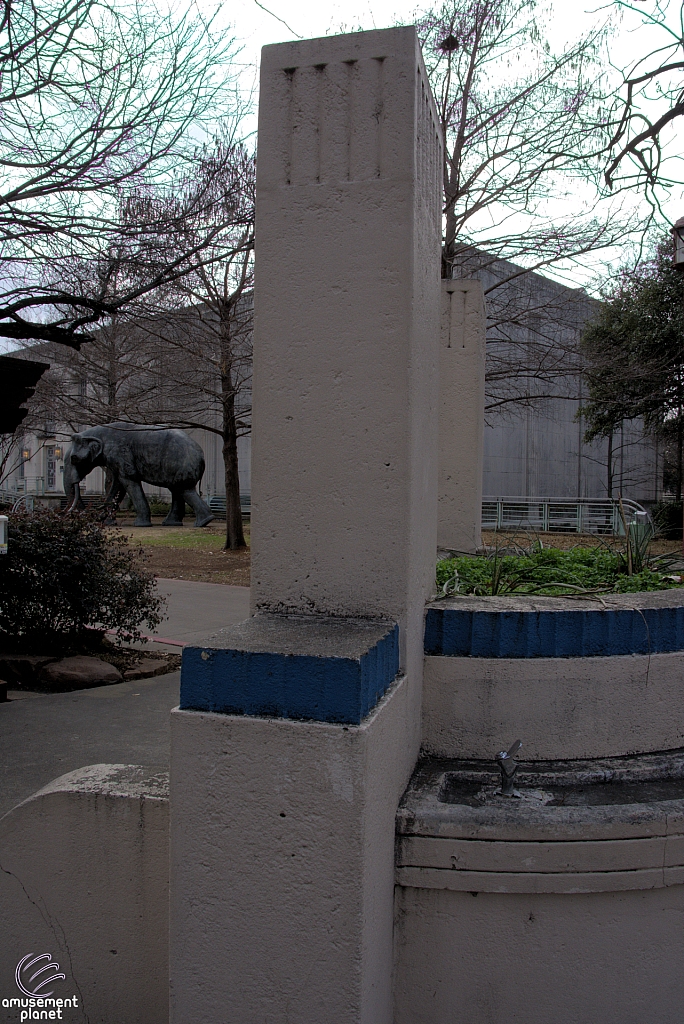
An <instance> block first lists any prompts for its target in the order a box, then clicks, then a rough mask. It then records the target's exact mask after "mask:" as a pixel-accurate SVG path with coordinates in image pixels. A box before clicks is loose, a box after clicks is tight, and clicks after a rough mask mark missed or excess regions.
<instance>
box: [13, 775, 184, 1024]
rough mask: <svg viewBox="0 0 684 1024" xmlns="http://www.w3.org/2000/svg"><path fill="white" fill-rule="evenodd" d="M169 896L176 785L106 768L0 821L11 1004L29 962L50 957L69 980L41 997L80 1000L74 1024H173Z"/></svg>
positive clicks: (66, 782)
mask: <svg viewBox="0 0 684 1024" xmlns="http://www.w3.org/2000/svg"><path fill="white" fill-rule="evenodd" d="M167 893H168V779H167V776H166V773H165V772H163V771H160V770H155V769H153V768H148V769H145V768H140V767H137V766H131V765H111V764H99V765H89V766H88V767H87V768H82V769H79V770H78V771H76V772H71V773H69V774H68V775H63V776H61V777H60V778H58V779H55V780H54V782H52V783H50V784H49V785H47V786H45V787H44V789H42V790H40V791H39V792H38V793H35V794H34V795H33V796H32V797H30V798H29V799H28V800H27V801H25V802H24V803H22V804H20V805H19V806H18V807H15V808H14V809H13V810H12V811H10V812H9V813H8V814H6V815H5V816H4V817H3V818H2V819H1V820H0V934H2V943H0V992H1V993H2V996H3V997H4V996H7V997H14V996H20V995H21V993H20V992H19V991H18V990H17V986H16V985H15V981H14V970H15V967H16V965H17V963H18V962H19V961H20V960H21V959H22V958H23V957H24V956H26V955H27V954H29V953H34V954H36V955H38V954H40V953H43V952H48V953H50V954H51V956H52V959H53V961H54V962H56V963H58V964H59V965H60V973H63V974H65V975H66V977H65V978H64V979H63V980H62V979H57V980H55V981H54V983H52V984H51V985H50V986H47V987H46V988H44V989H43V992H44V993H46V994H47V993H48V992H52V993H53V997H54V998H64V997H67V998H72V997H73V996H76V998H77V1004H76V1008H69V1009H65V1010H64V1011H63V1012H64V1019H68V1020H69V1021H78V1022H83V1024H113V1022H115V1021H116V1022H119V1021H121V1022H123V1021H125V1022H126V1024H165V1022H166V1021H167V1020H168V997H167V993H168V952H167V950H168V942H167V930H168V900H167ZM36 984H37V982H36ZM11 1012H12V1011H11ZM48 1012H49V1011H48ZM12 1019H16V1020H19V1013H18V1012H17V1015H16V1017H12Z"/></svg>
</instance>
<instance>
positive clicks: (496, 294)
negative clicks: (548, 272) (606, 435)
mask: <svg viewBox="0 0 684 1024" xmlns="http://www.w3.org/2000/svg"><path fill="white" fill-rule="evenodd" d="M543 22H544V10H543V9H542V8H540V6H539V5H538V4H537V3H536V2H535V0H522V2H521V0H445V2H443V3H442V4H441V6H440V7H438V8H433V9H432V10H430V11H428V12H426V13H425V14H423V15H422V16H421V18H420V19H419V23H418V27H419V32H420V35H421V38H422V42H423V51H424V55H425V60H426V66H427V70H428V74H429V76H430V80H431V83H432V87H433V90H434V93H435V96H436V100H437V108H438V113H439V118H440V121H441V127H442V134H443V137H444V141H445V160H444V173H443V196H444V206H443V212H444V238H443V247H442V276H443V277H451V276H466V277H467V276H471V275H472V276H478V277H480V279H481V280H482V281H483V284H484V288H485V296H486V299H487V315H488V332H487V407H488V409H489V411H490V412H494V411H503V410H504V409H507V408H515V407H516V406H518V407H519V406H521V405H530V404H535V403H538V402H539V401H541V400H543V399H545V398H550V397H554V398H565V397H568V398H569V397H576V395H575V394H574V390H576V382H577V370H578V351H577V350H578V341H579V331H580V330H581V327H582V325H583V322H582V316H583V315H584V316H586V299H587V297H586V295H584V293H582V292H579V291H578V292H577V293H576V294H575V295H573V294H572V292H569V291H568V290H567V289H562V288H557V289H555V290H554V289H544V288H540V287H539V279H538V278H535V276H534V274H533V272H534V271H539V270H543V269H544V268H549V267H554V266H556V265H558V264H562V263H563V261H575V262H576V261H578V260H581V258H582V257H583V256H584V255H586V254H587V253H589V252H592V253H595V252H596V251H597V250H599V249H601V248H602V247H609V246H613V245H615V244H616V242H617V241H624V238H625V226H624V224H623V223H622V219H621V216H620V214H619V211H618V210H617V209H614V208H606V209H605V210H603V211H601V214H600V215H598V212H597V210H596V209H595V206H594V207H593V208H592V207H590V208H589V209H588V211H586V212H582V211H578V209H577V208H575V209H574V210H573V213H572V216H568V217H565V218H562V217H559V215H558V209H557V206H554V205H552V206H549V205H548V200H549V199H550V198H551V197H553V196H556V195H557V194H558V191H559V188H560V183H561V181H562V180H563V176H564V175H566V176H568V177H569V178H572V177H573V176H574V177H575V178H577V179H580V180H582V181H583V182H587V183H588V185H587V191H588V193H589V194H591V195H593V196H595V202H596V203H598V201H599V198H600V195H599V190H598V189H596V187H595V178H596V166H597V162H596V153H597V148H598V149H601V147H602V145H603V136H600V135H599V141H598V143H597V124H598V122H599V121H600V116H601V109H602V105H603V104H604V103H605V95H606V90H607V88H608V83H607V82H606V81H604V78H603V66H602V62H601V57H602V47H603V43H604V40H605V37H606V30H605V29H601V30H597V31H592V32H590V33H588V34H587V35H585V36H584V37H582V38H580V39H579V40H578V41H577V42H575V43H573V44H571V45H569V46H568V47H567V48H566V49H564V50H563V52H561V53H554V52H553V51H552V49H551V47H550V45H549V44H548V42H547V41H546V40H545V38H544V31H543ZM568 177H566V179H565V180H566V185H565V187H566V188H567V181H568ZM592 190H593V191H592ZM573 389H574V390H573Z"/></svg>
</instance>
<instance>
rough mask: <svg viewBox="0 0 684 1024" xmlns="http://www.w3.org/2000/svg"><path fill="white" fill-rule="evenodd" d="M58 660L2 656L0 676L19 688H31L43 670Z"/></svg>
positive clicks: (25, 655) (28, 655) (31, 655)
mask: <svg viewBox="0 0 684 1024" xmlns="http://www.w3.org/2000/svg"><path fill="white" fill-rule="evenodd" d="M56 660H57V659H56V658H55V657H54V656H52V657H47V656H45V655H35V654H2V655H0V676H2V678H3V679H6V680H7V681H8V682H10V683H16V684H17V685H18V686H23V687H30V686H31V684H33V683H35V682H36V679H37V677H38V673H39V672H40V670H41V668H43V667H44V666H45V665H48V664H49V663H50V662H51V661H56Z"/></svg>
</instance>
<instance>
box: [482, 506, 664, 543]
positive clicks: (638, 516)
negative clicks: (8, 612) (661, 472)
mask: <svg viewBox="0 0 684 1024" xmlns="http://www.w3.org/2000/svg"><path fill="white" fill-rule="evenodd" d="M622 508H623V511H624V516H625V520H626V521H627V524H628V525H633V524H637V523H645V522H647V521H648V518H649V517H648V512H647V511H646V510H645V509H644V508H643V507H642V506H641V505H640V504H639V503H638V502H636V501H631V500H630V499H629V498H623V499H622ZM482 529H483V530H539V531H542V532H544V533H604V534H608V533H612V534H621V533H624V532H625V531H624V526H623V523H622V515H621V513H620V503H619V501H618V500H617V499H615V498H606V499H603V500H599V499H598V498H583V499H581V500H579V501H572V500H571V499H569V498H484V499H483V501H482Z"/></svg>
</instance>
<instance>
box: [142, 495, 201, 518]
mask: <svg viewBox="0 0 684 1024" xmlns="http://www.w3.org/2000/svg"><path fill="white" fill-rule="evenodd" d="M148 504H149V506H150V515H153V516H168V514H169V512H170V511H171V502H169V501H162V500H161V499H160V498H150V499H149V500H148ZM185 514H186V516H194V514H195V513H194V512H193V510H192V509H191V508H190V506H189V505H188V503H187V501H186V503H185Z"/></svg>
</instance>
